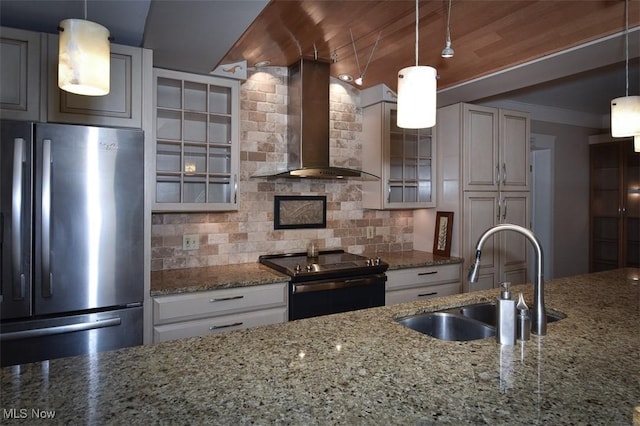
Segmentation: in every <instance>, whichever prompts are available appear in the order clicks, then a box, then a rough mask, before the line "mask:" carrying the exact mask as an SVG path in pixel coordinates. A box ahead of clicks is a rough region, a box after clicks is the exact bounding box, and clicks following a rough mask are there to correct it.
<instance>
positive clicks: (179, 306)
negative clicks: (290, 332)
mask: <svg viewBox="0 0 640 426" xmlns="http://www.w3.org/2000/svg"><path fill="white" fill-rule="evenodd" d="M286 304H287V283H277V284H267V285H258V286H252V287H237V288H229V289H224V290H213V291H203V292H197V293H189V294H177V295H171V296H159V297H155V298H154V299H153V323H154V325H158V324H165V323H169V322H176V321H184V320H191V319H197V318H203V317H210V316H216V315H226V314H231V313H236V312H245V311H252V310H256V309H264V308H269V307H276V306H286Z"/></svg>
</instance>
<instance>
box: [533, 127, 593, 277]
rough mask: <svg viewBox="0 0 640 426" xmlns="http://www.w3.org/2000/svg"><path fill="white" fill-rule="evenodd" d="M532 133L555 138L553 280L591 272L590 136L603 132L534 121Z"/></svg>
mask: <svg viewBox="0 0 640 426" xmlns="http://www.w3.org/2000/svg"><path fill="white" fill-rule="evenodd" d="M531 132H532V133H541V134H545V135H554V136H555V137H556V139H555V144H554V146H555V150H554V152H555V158H554V159H553V163H554V170H553V174H554V181H555V183H554V197H553V205H554V209H553V210H554V211H553V228H554V235H553V248H552V250H553V259H550V260H551V261H552V262H553V270H554V277H555V278H559V277H565V276H570V275H576V274H584V273H587V272H589V140H588V139H589V136H590V135H594V134H599V133H602V130H600V129H593V128H585V127H578V126H572V125H567V124H558V123H549V122H542V121H536V120H533V121H532V122H531Z"/></svg>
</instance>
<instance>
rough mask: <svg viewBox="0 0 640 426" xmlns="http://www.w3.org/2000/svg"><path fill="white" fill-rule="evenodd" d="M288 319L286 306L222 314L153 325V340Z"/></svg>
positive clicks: (198, 334) (236, 328)
mask: <svg viewBox="0 0 640 426" xmlns="http://www.w3.org/2000/svg"><path fill="white" fill-rule="evenodd" d="M286 321H287V308H286V307H285V306H283V307H279V308H272V309H263V310H260V311H254V312H243V313H239V314H231V315H222V316H216V317H212V318H205V319H198V320H193V321H183V322H177V323H173V324H165V325H158V326H155V327H153V341H154V343H158V342H165V341H167V340H175V339H182V338H185V337H195V336H205V335H207V334H217V333H222V332H225V331H232V330H240V329H243V328H251V327H258V326H261V325H268V324H278V323H283V322H286Z"/></svg>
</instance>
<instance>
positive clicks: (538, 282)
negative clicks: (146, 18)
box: [469, 223, 547, 336]
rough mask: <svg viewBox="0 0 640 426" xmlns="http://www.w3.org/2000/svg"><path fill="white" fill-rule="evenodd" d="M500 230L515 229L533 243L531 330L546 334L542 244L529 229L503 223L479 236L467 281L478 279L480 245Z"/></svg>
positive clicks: (542, 334)
mask: <svg viewBox="0 0 640 426" xmlns="http://www.w3.org/2000/svg"><path fill="white" fill-rule="evenodd" d="M500 231H515V232H517V233H518V234H521V235H524V236H525V237H526V238H527V239H528V240H529V241H530V242H531V245H533V248H534V250H535V260H536V273H535V283H534V286H535V287H534V295H533V312H532V314H531V331H532V332H533V333H535V334H537V335H538V336H544V335H545V334H547V311H546V309H545V307H544V278H543V275H542V271H543V264H544V260H543V257H542V246H541V245H540V241H538V238H537V237H536V236H535V234H534V233H533V232H531V230H529V229H527V228H524V227H522V226H519V225H513V224H510V223H504V224H500V225H496V226H493V227H491V228H489V229H487V230H486V231H484V233H483V234H482V235H481V236H480V238H479V239H478V244H476V259H475V261H474V262H473V265H472V266H471V269H470V270H469V281H470V282H472V283H475V282H477V281H478V270H479V269H480V256H481V255H482V246H483V245H484V243H485V242H486V241H487V239H488V238H489V237H490V236H492V235H493V234H495V233H497V232H500Z"/></svg>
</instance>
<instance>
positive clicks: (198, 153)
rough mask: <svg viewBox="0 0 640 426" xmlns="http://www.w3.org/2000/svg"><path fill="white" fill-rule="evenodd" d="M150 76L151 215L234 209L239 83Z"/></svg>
mask: <svg viewBox="0 0 640 426" xmlns="http://www.w3.org/2000/svg"><path fill="white" fill-rule="evenodd" d="M153 75H154V87H155V93H154V115H155V117H154V122H155V128H154V130H155V135H154V140H155V152H154V153H153V155H152V158H153V161H154V167H153V170H155V173H154V176H153V179H152V181H153V182H154V184H155V191H154V202H153V210H154V211H165V212H171V211H229V210H237V208H238V173H239V168H240V159H239V137H238V130H239V124H238V123H239V114H240V113H239V111H240V110H239V108H240V107H239V89H240V86H239V82H238V81H236V80H229V79H224V78H218V77H210V76H204V75H196V74H188V73H183V72H177V71H169V70H162V69H154V72H153Z"/></svg>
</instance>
